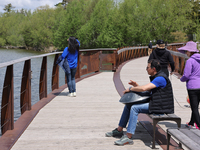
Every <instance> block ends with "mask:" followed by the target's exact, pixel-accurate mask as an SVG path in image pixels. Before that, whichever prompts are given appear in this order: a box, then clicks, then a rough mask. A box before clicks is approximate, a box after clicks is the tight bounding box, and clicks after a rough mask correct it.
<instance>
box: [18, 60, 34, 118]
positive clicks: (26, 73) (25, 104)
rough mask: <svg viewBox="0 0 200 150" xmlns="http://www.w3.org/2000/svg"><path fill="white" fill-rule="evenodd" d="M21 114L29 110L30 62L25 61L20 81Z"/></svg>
mask: <svg viewBox="0 0 200 150" xmlns="http://www.w3.org/2000/svg"><path fill="white" fill-rule="evenodd" d="M20 108H21V114H23V113H24V112H25V111H26V110H31V60H30V59H29V60H26V61H25V63H24V70H23V74H22V81H21V94H20Z"/></svg>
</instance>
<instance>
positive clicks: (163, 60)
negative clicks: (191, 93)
mask: <svg viewBox="0 0 200 150" xmlns="http://www.w3.org/2000/svg"><path fill="white" fill-rule="evenodd" d="M151 59H157V60H159V61H160V65H161V67H162V68H164V69H167V67H168V64H170V66H171V69H172V72H173V71H174V68H175V67H174V59H173V57H172V55H171V54H170V52H169V51H167V50H166V49H159V48H156V49H155V50H153V52H152V53H151V55H150V56H149V59H148V61H149V60H151Z"/></svg>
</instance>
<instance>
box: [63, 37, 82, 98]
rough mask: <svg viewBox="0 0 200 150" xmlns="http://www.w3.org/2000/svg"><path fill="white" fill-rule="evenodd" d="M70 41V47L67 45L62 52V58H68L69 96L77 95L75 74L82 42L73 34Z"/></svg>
mask: <svg viewBox="0 0 200 150" xmlns="http://www.w3.org/2000/svg"><path fill="white" fill-rule="evenodd" d="M67 41H68V47H66V48H65V49H64V51H63V53H62V55H61V56H62V59H67V61H68V64H69V68H70V72H69V73H65V74H66V77H67V86H68V89H69V96H70V97H73V96H74V97H75V96H76V83H75V74H76V70H77V63H78V52H79V46H80V42H79V41H78V39H76V38H75V37H73V36H71V37H69V39H67Z"/></svg>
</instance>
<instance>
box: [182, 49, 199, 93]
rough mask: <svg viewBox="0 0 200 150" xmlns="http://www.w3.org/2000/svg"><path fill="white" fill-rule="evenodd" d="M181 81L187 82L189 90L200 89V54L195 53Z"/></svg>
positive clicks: (187, 64)
mask: <svg viewBox="0 0 200 150" xmlns="http://www.w3.org/2000/svg"><path fill="white" fill-rule="evenodd" d="M180 80H181V81H182V82H185V81H186V86H187V89H200V54H198V53H195V54H193V55H192V56H191V57H190V58H189V59H188V60H187V61H186V64H185V69H184V74H183V76H182V78H181V79H180Z"/></svg>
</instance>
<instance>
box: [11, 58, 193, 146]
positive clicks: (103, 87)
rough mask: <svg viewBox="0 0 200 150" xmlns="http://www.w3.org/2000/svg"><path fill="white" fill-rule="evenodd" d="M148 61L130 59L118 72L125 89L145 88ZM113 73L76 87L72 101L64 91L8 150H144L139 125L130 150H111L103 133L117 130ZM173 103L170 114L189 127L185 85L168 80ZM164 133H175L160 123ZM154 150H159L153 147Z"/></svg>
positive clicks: (148, 139)
mask: <svg viewBox="0 0 200 150" xmlns="http://www.w3.org/2000/svg"><path fill="white" fill-rule="evenodd" d="M147 59H148V57H142V58H138V59H134V60H132V61H130V62H128V63H127V64H125V65H124V66H123V68H122V70H121V72H120V77H121V81H122V83H123V84H124V87H126V88H127V87H129V85H128V82H129V80H130V79H132V80H135V81H136V82H138V83H139V84H141V85H142V84H146V83H148V82H149V78H148V74H147V72H146V69H145V68H146V65H147V63H146V62H147ZM113 74H114V73H113V72H102V73H100V74H98V75H95V76H92V77H89V78H86V79H84V80H82V81H80V82H78V83H77V84H76V85H77V97H68V96H66V95H67V91H68V89H65V90H64V91H62V92H61V93H60V94H59V95H58V96H57V97H55V98H54V99H53V100H52V101H51V102H50V103H48V104H47V105H46V106H45V107H44V108H42V109H41V110H40V112H39V113H38V114H37V116H36V117H35V118H34V120H33V121H32V123H31V124H30V125H29V126H28V128H27V129H26V130H25V132H24V133H23V134H22V135H21V137H20V138H19V139H18V141H17V142H16V143H15V145H14V146H13V147H12V150H27V149H28V150H118V149H120V150H128V149H133V150H148V149H151V145H152V137H151V136H150V135H149V133H148V132H147V131H146V129H144V128H143V126H141V125H140V123H138V125H137V129H136V133H135V135H134V145H125V146H116V145H114V141H115V140H118V139H116V138H112V137H109V138H108V137H105V132H108V131H111V130H113V129H114V128H116V127H117V125H118V121H119V119H120V116H121V113H122V110H123V104H121V103H119V99H120V96H119V94H118V92H117V91H116V88H115V85H114V82H113ZM170 79H171V81H172V84H173V89H174V96H175V98H176V100H175V114H176V115H178V116H180V117H181V118H182V126H184V124H185V122H188V121H189V118H190V114H191V112H190V108H187V107H185V106H184V105H188V104H187V102H186V96H187V92H186V87H185V83H181V82H180V81H179V80H178V79H177V78H176V77H175V76H171V77H170ZM159 125H160V126H161V127H162V128H163V129H164V130H166V129H167V128H169V127H176V124H175V123H174V122H168V121H166V122H160V123H159ZM156 149H162V148H161V147H160V145H158V144H156Z"/></svg>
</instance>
